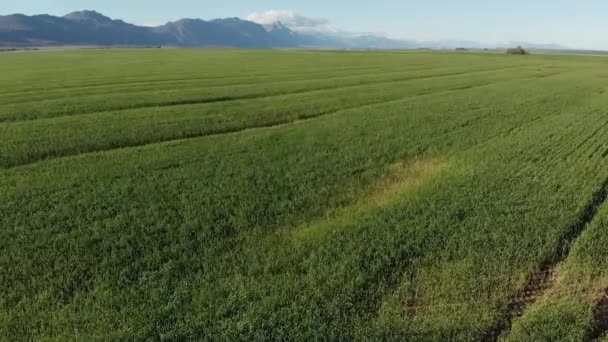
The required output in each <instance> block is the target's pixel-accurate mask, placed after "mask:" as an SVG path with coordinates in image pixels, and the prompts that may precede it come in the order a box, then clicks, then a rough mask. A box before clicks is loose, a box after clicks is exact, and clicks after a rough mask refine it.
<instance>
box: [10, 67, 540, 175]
mask: <svg viewBox="0 0 608 342" xmlns="http://www.w3.org/2000/svg"><path fill="white" fill-rule="evenodd" d="M523 79H529V78H523ZM510 81H513V80H512V79H509V80H501V81H497V82H490V83H488V82H483V83H479V84H475V85H469V86H463V87H457V88H453V89H444V90H440V91H429V92H422V93H420V94H415V95H411V96H406V97H400V98H396V99H392V100H388V101H380V102H371V103H367V104H363V105H357V106H354V107H350V108H343V109H339V110H332V111H328V112H322V113H316V114H309V115H305V116H300V117H298V118H295V119H289V120H277V121H272V122H266V123H261V124H254V125H251V126H245V127H236V128H224V129H218V130H213V131H208V132H204V133H199V132H196V133H192V134H186V135H183V136H180V137H176V138H170V139H162V140H151V141H141V142H138V143H127V144H124V145H112V146H108V147H107V148H96V149H83V150H82V151H78V152H75V153H56V154H49V155H44V156H41V157H38V158H33V159H30V160H27V161H22V162H7V161H2V158H0V170H2V169H5V170H6V169H12V168H16V167H21V166H28V165H33V164H36V163H39V162H45V161H50V160H54V159H60V158H70V157H75V156H79V155H84V154H92V153H102V152H107V151H113V150H120V149H127V148H137V147H143V146H148V145H156V144H170V143H176V142H180V141H185V140H191V139H199V138H210V137H214V136H222V135H227V134H238V133H242V132H247V131H252V130H258V129H269V128H280V127H285V126H289V125H293V124H296V123H300V122H306V121H312V120H315V119H319V118H321V117H325V116H331V115H336V114H340V113H343V112H347V111H351V110H358V109H363V108H372V107H376V106H382V105H387V104H391V103H399V102H406V101H410V100H412V99H415V98H419V97H424V96H436V95H441V94H451V93H456V92H460V91H466V90H469V89H474V88H481V87H485V86H490V85H494V84H499V83H502V82H510ZM481 118H483V117H481ZM52 119H53V118H49V119H48V120H52ZM0 157H1V156H0Z"/></svg>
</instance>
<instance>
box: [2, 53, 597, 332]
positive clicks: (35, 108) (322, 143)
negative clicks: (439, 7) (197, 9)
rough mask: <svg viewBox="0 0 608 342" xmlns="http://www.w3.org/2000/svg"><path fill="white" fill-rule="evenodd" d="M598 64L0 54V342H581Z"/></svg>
mask: <svg viewBox="0 0 608 342" xmlns="http://www.w3.org/2000/svg"><path fill="white" fill-rule="evenodd" d="M607 88H608V60H606V59H603V58H594V57H565V56H542V55H532V56H507V55H504V54H449V53H448V54H440V53H356V52H349V53H334V52H323V53H320V52H306V51H297V52H296V51H230V50H225V51H223V50H222V51H219V50H218V51H202V50H201V51H196V50H192V51H188V50H157V51H156V50H131V51H130V50H123V51H112V50H108V51H69V52H32V53H6V54H2V55H0V339H6V340H19V339H26V340H27V339H50V340H66V339H74V338H77V339H78V338H100V339H104V340H105V339H120V338H126V339H130V338H136V339H140V338H141V339H145V338H154V339H158V338H175V339H188V338H191V339H200V338H218V339H229V340H233V339H239V338H241V339H259V340H268V339H317V338H330V339H331V338H338V337H340V338H352V339H370V338H376V339H377V338H389V339H390V338H392V339H408V340H450V339H451V340H479V339H489V340H495V339H498V338H500V339H505V340H513V341H522V340H534V341H538V340H575V341H576V340H585V339H590V338H596V337H601V336H603V335H604V334H605V332H606V329H608V326H606V324H605V323H606V317H608V293H607V292H606V290H605V289H606V288H607V287H608V271H606V270H608V248H606V246H608V233H607V229H608V205H604V204H603V203H604V200H605V193H606V191H607V190H606V184H607V179H608V168H607V166H608V160H607V159H606V158H607V157H608V140H607V139H606V137H608V93H606V90H607Z"/></svg>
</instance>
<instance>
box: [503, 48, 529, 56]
mask: <svg viewBox="0 0 608 342" xmlns="http://www.w3.org/2000/svg"><path fill="white" fill-rule="evenodd" d="M507 54H508V55H529V54H530V52H528V51H527V50H525V49H524V48H522V47H521V46H518V47H516V48H511V49H508V50H507Z"/></svg>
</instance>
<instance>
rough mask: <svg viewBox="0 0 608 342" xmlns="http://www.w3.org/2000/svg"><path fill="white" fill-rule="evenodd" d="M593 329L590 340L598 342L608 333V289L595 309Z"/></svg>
mask: <svg viewBox="0 0 608 342" xmlns="http://www.w3.org/2000/svg"><path fill="white" fill-rule="evenodd" d="M593 320H594V322H593V329H592V330H591V332H590V333H589V340H590V341H596V340H599V339H600V338H602V337H604V336H606V334H607V333H608V288H605V289H604V293H603V295H602V297H601V298H600V300H598V301H597V303H596V304H595V307H594V308H593Z"/></svg>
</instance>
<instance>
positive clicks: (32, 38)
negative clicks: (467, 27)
mask: <svg viewBox="0 0 608 342" xmlns="http://www.w3.org/2000/svg"><path fill="white" fill-rule="evenodd" d="M61 45H89V46H91V45H94V46H180V47H238V48H331V49H413V48H421V47H426V48H454V47H470V48H479V47H482V46H483V44H481V43H475V42H465V41H462V42H461V41H440V42H424V43H422V42H416V41H409V40H397V39H390V38H386V37H383V36H378V35H371V34H353V33H344V32H329V33H328V32H314V33H302V32H296V31H294V30H292V29H290V28H289V27H287V26H286V25H283V24H282V23H281V22H276V23H273V24H271V25H261V24H258V23H255V22H252V21H247V20H242V19H239V18H225V19H214V20H207V21H206V20H202V19H181V20H178V21H175V22H168V23H166V24H164V25H162V26H157V27H146V26H137V25H133V24H129V23H126V22H124V21H122V20H115V19H112V18H109V17H107V16H105V15H103V14H100V13H98V12H95V11H78V12H72V13H69V14H67V15H65V16H63V17H57V16H51V15H34V16H27V15H23V14H13V15H6V16H0V46H5V47H6V46H10V47H22V46H61ZM520 45H521V44H520ZM525 45H526V46H528V47H534V46H530V44H525ZM483 47H486V46H483ZM553 48H556V49H557V48H562V47H559V46H553Z"/></svg>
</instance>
